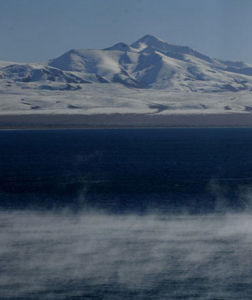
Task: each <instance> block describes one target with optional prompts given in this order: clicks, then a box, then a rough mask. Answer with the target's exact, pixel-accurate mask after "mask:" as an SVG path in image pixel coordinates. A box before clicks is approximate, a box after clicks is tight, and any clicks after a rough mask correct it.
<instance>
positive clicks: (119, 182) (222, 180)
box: [0, 129, 252, 212]
mask: <svg viewBox="0 0 252 300" xmlns="http://www.w3.org/2000/svg"><path fill="white" fill-rule="evenodd" d="M251 153H252V129H153V130H152V129H139V130H138V129H134V130H132V129H130V130H127V129H122V130H120V129H115V130H56V131H54V130H51V131H42V130H41V131H28V130H27V131H2V132H0V158H1V160H0V176H1V177H0V196H1V202H0V205H1V206H2V207H8V208H14V209H15V208H27V207H41V208H52V207H63V206H71V207H73V208H74V207H75V208H76V207H79V206H81V205H85V206H86V205H88V206H91V207H95V208H98V207H99V208H102V209H106V210H108V211H113V212H128V211H138V212H142V211H146V210H149V209H161V210H180V209H185V208H186V209H188V210H189V211H190V212H207V211H212V210H215V209H217V208H219V206H218V203H216V202H217V201H219V200H220V198H222V199H223V200H225V205H226V206H227V207H229V208H232V209H234V210H237V209H240V208H241V207H242V206H243V205H244V204H245V203H244V199H241V198H242V197H241V196H242V193H243V192H245V190H244V189H246V191H248V190H249V189H250V188H251V184H252V155H251ZM217 206H218V207H217ZM223 208H224V207H223Z"/></svg>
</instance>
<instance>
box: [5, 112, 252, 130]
mask: <svg viewBox="0 0 252 300" xmlns="http://www.w3.org/2000/svg"><path fill="white" fill-rule="evenodd" d="M219 127H220V128H249V127H252V114H250V113H248V114H244V113H234V114H176V115H175V114H174V115H150V114H131V113H130V114H119V113H115V114H96V115H78V114H70V115H67V114H31V115H0V129H2V130H4V129H6V130H8V129H13V130H15V129H37V130H39V129H41V130H42V129H119V128H125V129H130V128H132V129H133V128H219Z"/></svg>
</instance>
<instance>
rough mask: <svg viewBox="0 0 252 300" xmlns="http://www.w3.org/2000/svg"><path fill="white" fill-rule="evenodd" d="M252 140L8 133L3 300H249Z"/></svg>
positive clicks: (2, 156)
mask: <svg viewBox="0 0 252 300" xmlns="http://www.w3.org/2000/svg"><path fill="white" fill-rule="evenodd" d="M251 137H252V129H160V130H152V129H148V130H127V129H125V130H85V131H82V130H69V131H68V130H66V131H65V130H60V131H57V130H56V131H8V132H0V299H1V300H2V299H3V300H10V299H11V300H14V299H15V300H24V299H32V300H33V299H60V300H65V299H108V300H111V299H211V300H213V299H218V300H219V299H228V300H229V299H251V298H252V201H251V200H252V196H251V195H252V175H251V174H252V156H251V153H252V139H251Z"/></svg>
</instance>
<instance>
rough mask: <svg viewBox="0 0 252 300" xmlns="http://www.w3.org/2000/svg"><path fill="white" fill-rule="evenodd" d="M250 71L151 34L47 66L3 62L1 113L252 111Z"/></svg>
mask: <svg viewBox="0 0 252 300" xmlns="http://www.w3.org/2000/svg"><path fill="white" fill-rule="evenodd" d="M251 92H252V65H249V64H246V63H243V62H232V61H224V60H220V59H216V58H211V57H209V56H207V55H204V54H202V53H200V52H198V51H196V50H194V49H192V48H189V47H186V46H176V45H171V44H168V43H166V42H165V41H163V40H161V39H159V38H157V37H154V36H152V35H145V36H144V37H142V38H140V39H139V40H138V41H136V42H134V43H132V44H131V45H127V44H125V43H122V42H121V43H117V44H115V45H113V46H111V47H108V48H105V49H86V50H83V49H82V50H70V51H68V52H66V53H64V54H63V55H61V56H59V57H57V58H55V59H51V60H49V61H47V62H45V63H13V62H3V61H2V62H1V61H0V114H1V115H3V114H32V113H36V114H51V113H53V114H111V113H120V114H125V113H137V114H138V113H140V114H181V113H182V114H192V113H193V114H195V113H196V114H197V113H200V114H202V113H204V114H206V113H214V114H216V113H217V114H220V113H225V114H230V113H251V112H252V103H251Z"/></svg>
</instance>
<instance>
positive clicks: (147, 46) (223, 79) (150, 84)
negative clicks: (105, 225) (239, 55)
mask: <svg viewBox="0 0 252 300" xmlns="http://www.w3.org/2000/svg"><path fill="white" fill-rule="evenodd" d="M48 65H49V66H51V67H54V68H58V69H61V70H64V71H71V72H77V73H78V76H81V77H82V78H85V80H87V81H93V76H94V75H96V76H99V77H100V78H101V79H103V80H104V81H105V82H120V83H123V84H125V85H127V86H134V87H140V88H158V89H165V88H170V89H175V90H189V91H190V90H191V91H196V90H199V91H225V90H231V91H235V90H244V89H251V87H252V85H251V83H252V77H251V78H250V77H247V76H250V75H251V76H252V66H249V65H247V64H244V63H236V62H225V61H221V60H217V59H212V58H210V57H208V56H206V55H203V54H201V53H199V52H198V51H196V50H193V49H191V48H189V47H184V46H174V45H170V44H168V43H166V42H164V41H162V40H160V39H158V38H156V37H154V36H151V35H146V36H144V37H143V38H141V39H139V40H138V41H136V42H135V43H133V44H131V45H130V46H129V45H127V44H124V43H118V44H116V45H114V46H112V47H110V48H106V49H103V50H70V51H68V52H66V53H65V54H63V55H62V56H60V57H58V58H56V59H53V60H51V61H50V62H49V63H48ZM244 75H247V76H244Z"/></svg>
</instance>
